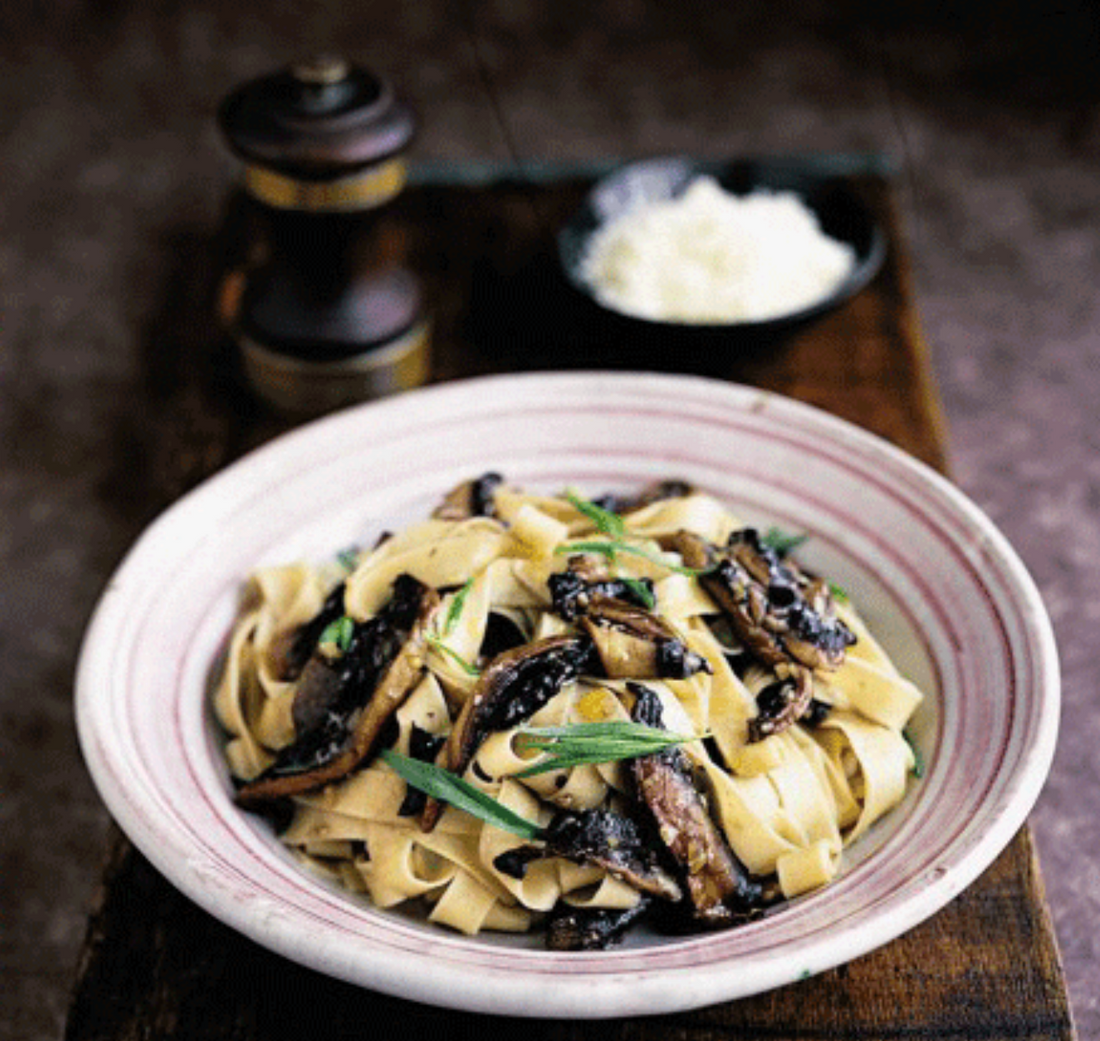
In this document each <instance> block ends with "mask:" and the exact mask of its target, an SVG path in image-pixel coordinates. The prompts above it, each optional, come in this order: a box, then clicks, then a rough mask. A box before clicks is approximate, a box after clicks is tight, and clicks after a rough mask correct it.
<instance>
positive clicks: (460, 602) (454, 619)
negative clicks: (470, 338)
mask: <svg viewBox="0 0 1100 1041" xmlns="http://www.w3.org/2000/svg"><path fill="white" fill-rule="evenodd" d="M473 584H474V580H473V578H472V577H471V578H468V579H467V580H466V583H465V584H464V585H463V586H462V588H461V589H459V590H458V591H457V592H456V593H455V595H454V598H453V599H452V600H451V604H450V607H448V608H447V616H446V618H444V619H443V632H442V633H441V634H440V635H438V636H437V635H436V634H435V633H428V635H427V637H426V639H427V641H428V644H429V645H430V646H432V647H434V648H435V649H436V650H437V651H439V653H440V654H443V655H446V656H447V657H448V658H450V659H451V661H453V662H454V663H455V664H456V665H457V666H458V667H459V668H460V669H461V670H462V671H463V672H465V673H466V675H467V676H480V675H481V670H480V669H479V668H478V667H477V666H476V665H474V664H473V663H472V662H468V661H467V660H466V659H465V658H463V657H462V655H461V654H459V653H458V651H456V650H455V649H454V648H453V647H448V646H447V644H445V643H444V642H443V641H444V640H446V639H447V637H449V636H450V635H451V633H453V632H454V628H455V626H456V625H458V620H459V618H461V617H462V609H463V608H464V607H465V606H466V598H467V597H468V596H469V595H470V589H471V588H472V587H473Z"/></svg>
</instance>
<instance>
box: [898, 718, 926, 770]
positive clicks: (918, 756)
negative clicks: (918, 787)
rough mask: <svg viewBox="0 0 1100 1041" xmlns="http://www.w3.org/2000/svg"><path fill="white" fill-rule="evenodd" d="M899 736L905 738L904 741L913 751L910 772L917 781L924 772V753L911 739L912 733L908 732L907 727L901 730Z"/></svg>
mask: <svg viewBox="0 0 1100 1041" xmlns="http://www.w3.org/2000/svg"><path fill="white" fill-rule="evenodd" d="M901 736H902V737H903V738H905V743H906V744H907V745H908V746H909V747H910V749H912V752H913V769H912V771H911V773H912V774H913V776H914V777H915V778H916V779H917V780H918V781H919V780H920V779H921V778H922V777H923V776H924V773H925V770H926V768H927V764H926V763H925V761H924V755H923V754H922V752H921V750H920V749H919V748H918V747H917V743H916V741H914V740H913V735H912V734H911V733H909V729H908V727H907V728H906V729H905V730H903V731H902V732H901Z"/></svg>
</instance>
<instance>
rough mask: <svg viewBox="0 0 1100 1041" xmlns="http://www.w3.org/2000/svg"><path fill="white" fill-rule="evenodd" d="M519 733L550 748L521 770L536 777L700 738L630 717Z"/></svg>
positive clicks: (527, 743)
mask: <svg viewBox="0 0 1100 1041" xmlns="http://www.w3.org/2000/svg"><path fill="white" fill-rule="evenodd" d="M519 733H520V735H521V736H522V738H523V744H524V745H525V746H526V747H527V748H531V749H535V750H536V751H539V752H546V753H548V758H547V759H545V760H543V761H542V762H541V763H536V764H535V765H534V766H529V767H528V768H527V769H526V770H522V771H520V773H518V774H517V775H516V776H517V777H534V776H536V775H537V774H544V773H550V772H551V771H552V770H567V769H570V768H571V767H574V766H585V765H587V764H594V763H613V762H616V761H618V760H620V759H636V758H637V757H638V756H643V755H651V754H652V753H654V752H660V751H661V750H662V749H665V748H668V747H670V746H671V745H680V744H684V743H685V742H687V741H695V740H698V739H697V738H696V737H695V736H694V735H691V734H674V733H671V732H670V731H668V730H662V729H660V728H659V727H651V726H646V725H645V724H644V723H634V722H628V721H626V720H610V721H608V722H606V723H572V724H570V725H568V726H561V727H522V728H521V729H520V730H519Z"/></svg>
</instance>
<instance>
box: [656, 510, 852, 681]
mask: <svg viewBox="0 0 1100 1041" xmlns="http://www.w3.org/2000/svg"><path fill="white" fill-rule="evenodd" d="M668 545H669V548H672V549H675V550H677V551H678V552H679V553H680V555H681V557H682V559H683V561H684V563H685V564H686V565H687V566H688V567H690V568H698V569H700V570H703V571H704V573H703V574H701V575H700V576H699V581H700V582H701V583H702V585H703V587H704V588H705V589H706V590H707V592H708V593H710V595H711V596H712V597H713V598H714V600H715V602H716V603H717V604H718V606H719V607H720V608H721V610H722V612H723V613H724V614H725V616H726V618H727V619H728V621H729V623H730V627H731V628H732V629H733V631H734V633H735V634H736V636H737V637H738V639H740V640H741V641H742V642H743V643H744V645H745V647H746V648H747V650H748V651H749V652H750V653H751V654H752V655H753V656H754V657H755V658H756V659H757V660H758V661H760V662H763V664H765V665H768V666H771V667H772V668H774V667H776V666H778V665H781V664H783V663H784V662H790V661H794V662H798V663H800V664H802V665H805V666H806V667H808V668H811V669H835V668H838V667H839V666H840V665H841V664H842V663H843V661H844V652H845V649H846V648H847V647H848V646H850V645H851V644H853V643H855V636H854V635H853V634H852V632H851V630H850V629H849V628H848V627H847V626H846V625H845V624H844V623H843V622H842V621H841V620H840V619H839V618H837V617H836V614H835V612H834V610H833V604H832V597H831V595H830V594H829V589H828V586H827V585H825V583H823V582H820V581H817V580H811V579H809V578H807V577H806V576H805V575H803V574H802V572H801V571H799V570H798V569H797V568H796V567H795V566H794V565H793V564H791V563H787V562H783V561H781V560H780V559H779V557H778V555H777V554H776V553H775V551H774V550H772V549H768V548H767V547H764V546H762V545H761V543H760V542H759V539H758V537H757V535H756V532H755V531H754V530H753V529H751V528H746V529H743V530H742V531H739V532H734V533H733V535H731V536H730V540H729V545H728V547H727V550H726V551H725V552H722V551H719V550H717V549H716V548H715V547H713V546H710V545H708V544H707V543H706V542H704V541H703V539H701V538H699V536H698V535H695V534H693V533H691V532H686V531H685V532H679V533H677V535H676V536H675V537H674V538H673V539H672V540H670V542H669V544H668Z"/></svg>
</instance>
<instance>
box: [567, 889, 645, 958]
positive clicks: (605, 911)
mask: <svg viewBox="0 0 1100 1041" xmlns="http://www.w3.org/2000/svg"><path fill="white" fill-rule="evenodd" d="M649 907H650V900H648V899H647V898H646V897H644V896H643V897H642V898H641V899H640V900H639V901H638V902H637V903H636V904H635V905H634V906H633V907H626V908H606V907H600V908H596V907H570V906H569V905H568V904H559V906H558V907H557V908H555V909H554V911H552V912H551V914H550V917H549V919H548V920H547V922H546V946H547V947H548V948H549V949H550V950H552V951H603V950H606V949H607V948H608V947H610V946H611V945H612V944H615V943H618V942H619V941H620V940H621V939H622V938H623V935H624V934H625V933H626V931H627V929H629V928H630V926H632V925H633V924H634V923H635V922H636V921H638V919H639V918H641V917H642V916H643V915H644V914H645V913H646V912H647V911H648V910H649Z"/></svg>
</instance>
